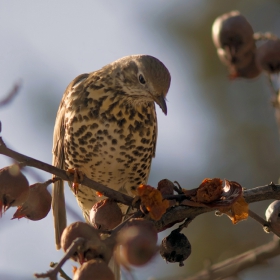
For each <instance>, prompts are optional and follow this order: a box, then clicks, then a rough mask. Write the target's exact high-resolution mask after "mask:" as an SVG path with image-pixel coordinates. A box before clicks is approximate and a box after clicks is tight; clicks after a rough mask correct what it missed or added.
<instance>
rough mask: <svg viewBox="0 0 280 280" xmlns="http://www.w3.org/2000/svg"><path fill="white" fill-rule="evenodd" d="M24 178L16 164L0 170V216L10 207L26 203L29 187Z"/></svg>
mask: <svg viewBox="0 0 280 280" xmlns="http://www.w3.org/2000/svg"><path fill="white" fill-rule="evenodd" d="M28 185H29V184H28V181H27V179H26V177H25V176H24V175H23V174H22V173H21V171H20V169H19V166H18V165H17V164H14V165H11V166H7V167H4V168H2V169H0V216H1V215H2V211H3V210H4V212H5V211H6V210H7V209H9V208H10V207H12V206H19V205H21V204H22V203H24V202H25V201H26V199H27V198H28V195H29V187H28Z"/></svg>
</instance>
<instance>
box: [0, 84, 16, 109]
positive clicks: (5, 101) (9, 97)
mask: <svg viewBox="0 0 280 280" xmlns="http://www.w3.org/2000/svg"><path fill="white" fill-rule="evenodd" d="M20 87H21V82H17V83H15V84H14V86H13V88H12V90H11V91H10V92H9V93H8V95H7V96H6V97H5V98H4V99H2V100H0V107H2V106H5V105H7V104H8V103H9V102H11V101H12V99H13V98H14V97H15V96H16V94H17V93H18V92H19V89H20Z"/></svg>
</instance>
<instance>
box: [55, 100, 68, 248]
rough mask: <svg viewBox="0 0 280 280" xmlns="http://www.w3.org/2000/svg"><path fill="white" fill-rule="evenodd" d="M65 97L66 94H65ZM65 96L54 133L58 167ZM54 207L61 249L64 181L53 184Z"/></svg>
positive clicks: (64, 211)
mask: <svg viewBox="0 0 280 280" xmlns="http://www.w3.org/2000/svg"><path fill="white" fill-rule="evenodd" d="M64 97H65V95H64ZM64 115H65V106H64V98H63V99H62V101H61V103H60V106H59V109H58V112H57V116H56V121H55V126H54V134H53V162H52V164H53V165H54V166H56V167H58V168H61V169H64V145H63V142H64ZM52 209H53V219H54V231H55V243H56V248H57V249H60V237H61V234H62V232H63V230H64V228H65V227H66V209H65V199H64V181H62V180H58V181H56V182H55V183H54V184H53V189H52Z"/></svg>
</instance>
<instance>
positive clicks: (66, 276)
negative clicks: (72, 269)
mask: <svg viewBox="0 0 280 280" xmlns="http://www.w3.org/2000/svg"><path fill="white" fill-rule="evenodd" d="M57 264H58V263H54V262H51V263H50V267H52V268H54V267H55V266H56V265H57ZM59 274H60V276H61V277H62V278H63V279H66V280H72V278H70V277H69V276H68V275H67V274H66V273H65V272H64V270H63V269H62V268H60V269H59Z"/></svg>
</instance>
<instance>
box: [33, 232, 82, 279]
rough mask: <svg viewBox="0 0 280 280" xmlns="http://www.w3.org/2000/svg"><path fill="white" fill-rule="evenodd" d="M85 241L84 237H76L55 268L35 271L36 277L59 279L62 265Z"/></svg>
mask: <svg viewBox="0 0 280 280" xmlns="http://www.w3.org/2000/svg"><path fill="white" fill-rule="evenodd" d="M83 243H85V239H84V238H81V237H79V238H76V239H75V240H74V241H73V242H72V244H71V246H70V247H69V249H68V250H67V251H66V253H65V255H64V257H63V258H62V259H61V260H60V262H59V263H57V265H56V266H55V267H54V269H51V270H49V271H48V272H46V273H35V274H34V276H35V277H36V278H49V279H50V280H57V274H58V273H59V272H60V271H61V267H62V266H63V265H64V263H65V262H66V261H67V260H68V259H70V258H71V257H72V255H73V254H74V253H75V252H76V251H77V248H78V247H79V246H81V245H82V244H83Z"/></svg>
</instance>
